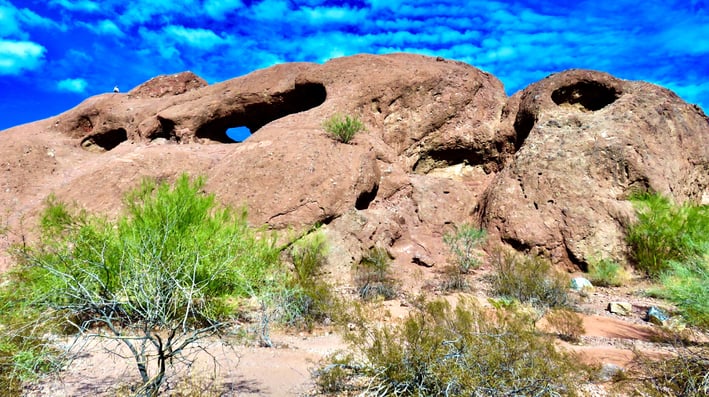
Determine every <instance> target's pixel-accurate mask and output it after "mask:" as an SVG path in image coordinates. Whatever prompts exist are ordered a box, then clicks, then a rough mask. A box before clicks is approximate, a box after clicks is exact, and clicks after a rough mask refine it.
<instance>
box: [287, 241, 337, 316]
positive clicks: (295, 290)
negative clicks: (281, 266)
mask: <svg viewBox="0 0 709 397" xmlns="http://www.w3.org/2000/svg"><path fill="white" fill-rule="evenodd" d="M289 254H290V255H289V256H290V261H291V262H292V264H293V268H294V272H293V274H292V276H291V277H290V278H289V279H288V281H287V282H286V285H285V288H283V289H282V290H280V291H279V292H277V295H278V296H277V298H276V303H275V304H276V306H277V309H276V310H277V317H278V319H279V320H280V321H281V322H283V323H285V324H286V325H288V326H294V327H304V328H307V329H311V328H312V327H313V325H314V324H315V323H318V322H322V321H324V320H325V319H327V318H330V317H331V316H332V315H333V312H334V311H336V310H337V307H338V302H337V299H336V297H335V296H334V295H333V294H332V292H331V289H330V286H329V285H328V284H327V283H326V282H325V281H323V280H322V278H321V277H320V276H321V273H322V267H323V265H324V264H325V260H326V254H327V242H326V239H325V236H324V235H323V234H322V233H320V232H315V233H311V234H310V235H308V236H305V237H303V238H302V239H300V240H298V241H296V242H295V243H294V244H293V246H292V247H291V248H290V252H289Z"/></svg>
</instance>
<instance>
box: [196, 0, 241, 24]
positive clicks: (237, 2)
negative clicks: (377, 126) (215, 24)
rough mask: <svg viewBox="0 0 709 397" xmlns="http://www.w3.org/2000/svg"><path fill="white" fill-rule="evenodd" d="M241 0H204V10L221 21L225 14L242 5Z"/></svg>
mask: <svg viewBox="0 0 709 397" xmlns="http://www.w3.org/2000/svg"><path fill="white" fill-rule="evenodd" d="M243 6H244V4H243V3H242V2H241V0H207V1H205V2H204V11H205V12H206V13H207V15H209V16H210V17H212V18H213V19H216V20H218V21H223V20H224V19H225V18H226V14H227V13H229V12H231V11H234V10H237V9H239V8H241V7H243Z"/></svg>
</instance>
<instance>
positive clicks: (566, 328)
mask: <svg viewBox="0 0 709 397" xmlns="http://www.w3.org/2000/svg"><path fill="white" fill-rule="evenodd" d="M544 318H545V319H546V321H547V323H548V324H549V326H550V327H551V328H552V329H553V330H554V331H555V332H556V333H557V335H559V337H560V338H561V339H563V340H565V341H568V342H579V341H580V340H581V335H583V333H584V332H585V329H584V327H583V319H582V318H581V316H579V315H578V314H577V313H575V312H573V311H571V310H568V309H552V310H550V311H549V312H548V313H547V314H546V316H544Z"/></svg>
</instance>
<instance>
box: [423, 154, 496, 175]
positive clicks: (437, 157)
mask: <svg viewBox="0 0 709 397" xmlns="http://www.w3.org/2000/svg"><path fill="white" fill-rule="evenodd" d="M485 163H486V158H485V156H484V155H483V154H482V153H480V152H479V151H477V150H475V149H470V148H451V149H440V150H431V151H429V152H426V153H423V154H422V155H421V157H420V158H419V159H418V160H417V161H416V164H414V172H415V173H418V174H426V173H428V172H430V171H432V170H433V169H435V168H444V167H449V166H452V165H456V164H467V165H482V164H485Z"/></svg>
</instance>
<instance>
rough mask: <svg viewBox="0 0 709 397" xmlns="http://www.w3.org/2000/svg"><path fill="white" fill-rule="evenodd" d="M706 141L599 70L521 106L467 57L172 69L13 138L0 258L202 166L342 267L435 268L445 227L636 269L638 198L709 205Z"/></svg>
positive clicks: (581, 262) (217, 182)
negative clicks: (355, 128)
mask: <svg viewBox="0 0 709 397" xmlns="http://www.w3.org/2000/svg"><path fill="white" fill-rule="evenodd" d="M336 113H340V114H348V115H354V116H357V117H359V118H360V119H361V120H362V121H363V122H364V125H365V131H364V132H361V133H359V134H358V135H356V136H355V138H354V139H353V141H352V142H351V143H350V144H343V143H340V142H337V141H335V140H334V139H332V137H330V136H328V133H327V132H326V131H324V129H323V127H322V124H323V121H325V120H326V119H327V118H328V117H330V116H332V115H333V114H336ZM240 126H245V127H248V128H249V130H250V131H251V133H252V135H251V137H249V138H248V139H247V140H246V141H244V142H242V143H234V142H233V141H231V139H230V138H229V137H228V136H227V130H228V129H229V128H233V127H240ZM708 139H709V133H708V128H707V119H706V116H704V115H703V113H702V112H701V111H700V110H699V109H698V108H696V107H693V106H691V105H687V104H686V103H684V102H683V101H681V100H680V99H679V98H677V97H676V96H675V95H674V94H672V93H671V92H669V91H667V90H665V89H662V88H660V87H657V86H653V85H650V84H647V83H639V82H627V81H622V80H618V79H616V78H613V77H612V76H609V75H607V74H603V73H598V72H590V71H568V72H563V73H560V74H556V75H553V76H550V77H549V78H547V79H544V80H542V81H540V82H538V83H535V84H533V85H532V86H530V87H529V88H527V89H526V90H524V91H523V92H520V93H518V94H516V95H514V96H513V97H511V98H508V97H507V96H506V95H505V93H504V90H503V87H502V84H501V83H500V81H499V80H497V79H496V78H495V77H494V76H491V75H489V74H487V73H485V72H482V71H480V70H478V69H476V68H474V67H472V66H470V65H466V64H464V63H460V62H454V61H449V60H445V59H441V58H432V57H425V56H419V55H411V54H391V55H383V56H375V55H357V56H352V57H345V58H338V59H333V60H332V61H329V62H327V63H325V64H322V65H319V64H312V63H291V64H283V65H277V66H274V67H271V68H267V69H263V70H259V71H256V72H254V73H251V74H248V75H246V76H242V77H238V78H235V79H232V80H228V81H225V82H221V83H217V84H212V85H207V84H206V82H204V80H202V79H201V78H199V77H198V76H196V75H194V74H193V73H190V72H185V73H180V74H177V75H170V76H159V77H156V78H154V79H152V80H150V81H148V82H146V83H144V84H141V85H139V86H138V87H136V88H134V89H132V90H130V91H128V92H127V93H108V94H104V95H99V96H96V97H92V98H88V99H86V100H85V101H84V102H82V103H81V104H80V105H78V106H77V107H75V108H74V109H71V110H69V111H67V112H65V113H63V114H60V115H58V116H56V117H53V118H50V119H46V120H42V121H38V122H36V123H31V124H27V125H23V126H18V127H16V128H12V129H9V130H6V131H3V132H1V133H0V172H2V178H1V179H0V208H1V209H2V210H3V212H2V213H0V221H2V222H3V224H8V225H9V226H10V230H11V232H10V233H8V234H5V235H4V236H2V238H3V240H0V249H1V248H6V247H7V246H8V244H10V243H11V242H12V241H13V240H14V241H20V239H22V238H25V237H26V236H29V237H30V238H31V234H32V227H31V225H33V224H34V221H35V217H36V214H37V213H38V212H39V210H40V209H41V208H42V205H43V204H42V203H43V200H44V199H45V198H46V197H47V195H49V194H50V193H55V194H56V195H57V196H58V197H59V198H60V199H63V200H66V201H69V202H75V203H76V204H77V205H79V206H81V207H84V208H86V209H88V210H90V211H99V212H102V213H106V214H108V215H112V214H116V213H118V212H119V210H120V209H121V206H122V197H123V194H124V192H125V191H127V190H129V189H131V188H133V187H135V186H137V185H138V184H139V182H140V180H141V179H142V178H143V177H145V176H150V177H153V178H157V179H158V180H168V181H169V180H173V179H174V178H175V177H177V176H178V175H179V174H181V173H183V172H188V173H190V174H193V175H204V176H206V177H207V181H208V182H207V185H206V186H205V189H206V190H207V191H209V192H213V193H215V194H216V195H217V198H218V199H219V200H220V201H222V202H224V203H226V204H230V205H234V206H242V205H246V206H247V207H248V209H249V220H250V222H251V223H253V224H254V225H262V224H266V225H268V226H269V227H271V228H275V229H286V230H292V231H298V230H301V231H302V230H308V229H309V228H311V226H312V225H315V224H322V225H324V227H323V230H324V231H325V233H327V235H328V236H329V237H330V243H331V260H332V262H333V263H335V264H337V266H340V267H341V269H339V270H338V271H341V272H347V271H348V270H349V265H350V264H351V263H352V262H356V261H357V260H359V258H360V257H361V256H362V255H363V254H365V253H366V251H367V250H368V249H370V248H372V247H374V246H383V247H386V248H387V249H389V251H390V253H391V254H392V255H393V256H394V257H395V259H396V263H395V265H394V270H395V271H399V272H401V273H406V274H418V273H417V272H418V271H419V270H418V269H425V271H427V272H429V271H434V272H435V271H438V269H440V268H441V267H442V265H443V264H445V263H446V261H448V260H449V255H448V251H447V247H445V246H444V244H443V241H442V236H443V235H444V234H445V233H446V232H449V231H451V230H453V229H454V228H455V227H456V226H457V225H460V224H462V223H474V224H476V223H479V224H481V225H482V226H484V227H485V228H487V229H488V231H489V232H490V234H491V237H492V240H493V242H494V241H495V240H496V239H499V240H500V241H502V242H504V243H507V244H509V245H511V246H513V247H515V248H516V249H519V250H522V251H538V252H541V253H544V254H546V255H549V256H550V257H552V258H553V259H554V260H555V261H557V262H560V263H564V264H566V265H569V266H576V267H581V268H583V267H585V265H586V263H587V262H588V260H589V258H590V257H592V256H611V257H614V258H617V259H622V258H623V256H624V254H625V253H624V244H623V231H624V228H625V226H626V225H627V223H628V221H629V220H630V219H631V218H632V216H633V211H632V208H631V206H630V204H629V203H628V201H627V200H626V199H627V197H628V195H629V194H631V193H632V192H633V191H635V190H642V189H651V190H655V191H659V192H662V193H665V194H668V195H670V196H672V197H673V198H675V199H676V200H679V201H682V200H695V201H700V200H706V201H709V193H707V192H708V189H707V186H708V183H709V181H708V180H707V175H709V169H708V164H709V159H708V157H709V155H708V154H707V148H708V147H709V142H708ZM0 227H2V226H1V225H0ZM289 234H293V233H289ZM3 260H4V259H3V258H2V255H0V267H2V262H3ZM418 265H421V266H422V267H417V266H418ZM430 269H433V270H430ZM429 276H430V274H429ZM413 279H415V281H416V282H419V283H422V282H424V281H425V279H426V277H418V276H417V277H414V278H413Z"/></svg>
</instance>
